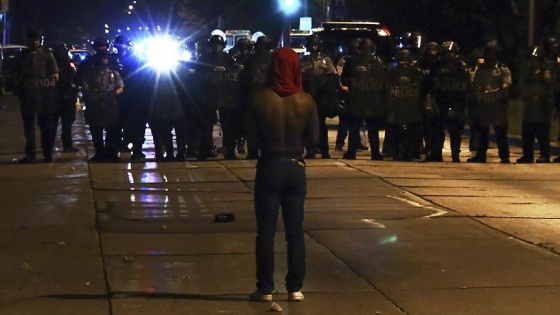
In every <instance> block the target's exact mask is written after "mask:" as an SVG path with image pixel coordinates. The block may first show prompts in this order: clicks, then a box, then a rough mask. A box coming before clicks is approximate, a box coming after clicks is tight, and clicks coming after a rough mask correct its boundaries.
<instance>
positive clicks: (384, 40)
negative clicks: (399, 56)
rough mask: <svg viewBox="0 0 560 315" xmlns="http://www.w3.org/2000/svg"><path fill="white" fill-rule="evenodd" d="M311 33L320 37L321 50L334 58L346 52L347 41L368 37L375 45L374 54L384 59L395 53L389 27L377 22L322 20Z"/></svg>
mask: <svg viewBox="0 0 560 315" xmlns="http://www.w3.org/2000/svg"><path fill="white" fill-rule="evenodd" d="M313 33H314V34H316V35H319V37H320V38H321V41H322V44H323V52H324V53H328V54H330V55H332V56H334V58H335V60H338V59H339V58H340V57H342V56H344V55H346V54H347V48H346V47H348V43H349V42H350V41H351V40H352V39H356V38H365V37H367V38H370V39H371V40H372V41H373V42H374V44H375V47H376V52H375V54H376V55H377V56H378V57H379V58H381V59H382V60H384V61H386V60H390V59H391V58H392V57H393V54H394V53H395V45H394V44H393V39H392V38H391V32H390V31H389V28H387V27H386V26H385V25H383V24H381V23H379V22H323V23H321V27H320V28H319V29H317V30H316V31H314V32H313Z"/></svg>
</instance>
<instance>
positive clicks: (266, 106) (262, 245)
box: [247, 48, 319, 302]
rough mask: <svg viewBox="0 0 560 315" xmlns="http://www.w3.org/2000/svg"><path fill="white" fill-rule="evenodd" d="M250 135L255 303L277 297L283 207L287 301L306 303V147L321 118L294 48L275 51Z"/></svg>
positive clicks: (252, 112)
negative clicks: (255, 153)
mask: <svg viewBox="0 0 560 315" xmlns="http://www.w3.org/2000/svg"><path fill="white" fill-rule="evenodd" d="M248 120H249V121H248V123H247V125H248V126H247V127H248V137H253V139H256V141H258V142H259V144H260V148H261V156H260V157H259V159H258V163H257V172H256V176H255V197H254V203H255V215H256V219H257V238H256V248H255V251H256V265H257V273H256V276H257V290H256V291H255V292H254V293H252V294H251V295H250V296H249V299H250V300H253V301H263V302H270V301H272V292H273V291H274V290H275V288H274V279H273V275H274V235H275V233H276V225H277V221H278V210H279V208H280V207H282V219H283V221H284V227H285V233H286V241H287V247H288V255H287V256H288V274H287V275H286V278H285V280H286V290H287V291H288V300H290V301H302V300H303V298H304V297H303V294H302V293H301V292H300V290H301V287H302V286H303V279H304V277H305V244H304V235H303V211H304V202H305V195H306V193H307V179H306V175H305V161H304V160H303V158H302V152H303V148H304V147H307V148H309V147H313V148H314V147H315V145H316V144H317V142H318V141H319V119H318V116H317V107H316V105H315V101H314V100H313V98H312V97H311V96H310V95H309V94H306V93H304V92H302V86H301V69H300V64H299V58H298V56H297V54H296V53H295V52H294V51H293V50H292V49H291V48H278V49H276V50H275V51H274V53H273V54H272V62H271V65H270V70H269V80H268V87H267V88H265V89H263V90H260V91H259V92H256V93H255V94H253V95H252V96H251V98H250V100H249V115H248Z"/></svg>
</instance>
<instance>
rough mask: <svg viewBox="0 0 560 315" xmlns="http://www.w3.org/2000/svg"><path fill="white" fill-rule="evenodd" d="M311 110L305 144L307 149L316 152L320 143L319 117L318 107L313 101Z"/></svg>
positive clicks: (306, 127) (306, 128)
mask: <svg viewBox="0 0 560 315" xmlns="http://www.w3.org/2000/svg"><path fill="white" fill-rule="evenodd" d="M310 108H311V110H310V111H309V116H308V119H307V123H306V126H305V134H304V139H303V142H304V145H305V147H306V148H309V149H312V150H314V149H315V148H316V147H317V144H318V143H319V115H318V114H317V105H316V104H315V101H314V100H313V99H311V105H310Z"/></svg>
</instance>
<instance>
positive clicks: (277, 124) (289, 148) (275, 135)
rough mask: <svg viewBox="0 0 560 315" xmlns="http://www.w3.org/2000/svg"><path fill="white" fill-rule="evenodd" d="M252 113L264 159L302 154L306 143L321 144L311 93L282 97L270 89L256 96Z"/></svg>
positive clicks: (252, 103) (251, 104) (251, 108)
mask: <svg viewBox="0 0 560 315" xmlns="http://www.w3.org/2000/svg"><path fill="white" fill-rule="evenodd" d="M250 111H251V114H252V115H251V116H252V119H253V120H254V121H253V123H254V124H255V127H256V131H257V134H258V137H259V139H258V141H259V142H260V148H261V151H262V152H261V155H262V156H267V157H274V156H295V155H300V154H301V153H302V151H303V146H304V144H308V143H311V144H315V143H317V141H318V138H319V129H318V128H319V120H318V116H317V108H316V106H315V101H314V100H313V98H312V97H311V96H310V95H309V94H306V93H303V92H299V93H296V94H292V95H290V96H285V97H281V96H279V95H278V94H276V92H274V91H273V90H272V89H270V88H266V89H264V90H262V91H260V92H258V93H256V94H254V95H253V97H252V98H251V102H250Z"/></svg>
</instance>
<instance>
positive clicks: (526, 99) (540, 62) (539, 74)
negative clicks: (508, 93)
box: [517, 47, 556, 163]
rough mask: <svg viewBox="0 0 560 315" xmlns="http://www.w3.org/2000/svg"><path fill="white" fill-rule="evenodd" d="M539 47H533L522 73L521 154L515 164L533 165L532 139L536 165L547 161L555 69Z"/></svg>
mask: <svg viewBox="0 0 560 315" xmlns="http://www.w3.org/2000/svg"><path fill="white" fill-rule="evenodd" d="M539 49H540V47H534V48H533V51H534V53H535V55H534V56H533V55H531V56H530V57H529V60H527V63H526V64H525V65H524V66H523V70H522V72H521V78H520V85H521V100H522V102H523V121H522V125H521V138H522V147H523V155H522V156H521V157H520V158H519V159H517V163H533V162H534V159H533V154H534V142H535V138H536V139H537V142H538V144H539V152H540V157H539V158H538V159H537V160H536V161H537V163H548V162H550V128H551V117H552V109H553V107H554V81H555V80H556V71H555V66H554V64H553V63H552V62H550V60H548V59H544V58H542V56H539V55H538V54H539V53H540V52H539V51H538V50H539Z"/></svg>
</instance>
